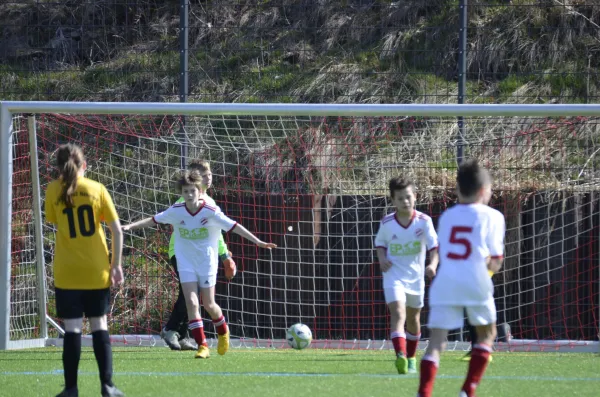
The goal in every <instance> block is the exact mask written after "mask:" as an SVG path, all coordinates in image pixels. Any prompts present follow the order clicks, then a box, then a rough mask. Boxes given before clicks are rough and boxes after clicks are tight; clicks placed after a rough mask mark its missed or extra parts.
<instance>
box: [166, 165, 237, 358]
mask: <svg viewBox="0 0 600 397" xmlns="http://www.w3.org/2000/svg"><path fill="white" fill-rule="evenodd" d="M188 169H189V170H190V171H198V172H199V173H200V174H201V176H202V183H203V184H204V186H206V190H208V189H210V187H211V186H212V172H211V170H210V164H209V163H208V161H204V160H192V161H191V162H190V164H189V166H188ZM202 198H203V199H204V201H205V202H206V204H208V205H210V206H213V207H216V203H215V200H213V199H212V197H210V196H209V195H208V194H206V193H204V195H203V196H202ZM183 202H185V200H184V199H183V197H180V198H179V200H177V201H176V204H179V203H183ZM218 244H219V248H218V254H219V259H220V260H221V262H223V266H225V267H229V268H231V269H233V271H234V272H235V262H234V261H233V259H232V258H231V254H230V253H229V250H228V249H227V244H225V240H224V239H223V235H220V236H219V240H218ZM169 263H170V264H171V266H172V267H173V270H175V274H176V275H177V280H178V281H179V272H178V271H177V258H176V257H175V235H174V234H171V240H170V241H169ZM187 335H188V315H187V309H186V307H185V297H184V295H183V290H182V289H181V282H179V294H178V296H177V300H176V301H175V304H174V305H173V310H171V315H170V316H169V320H168V321H167V324H166V325H165V327H164V328H163V329H162V331H161V337H162V338H163V339H164V341H165V343H166V344H167V345H168V346H169V347H170V348H171V350H196V347H195V346H194V345H193V344H192V341H191V340H190V339H189V338H187Z"/></svg>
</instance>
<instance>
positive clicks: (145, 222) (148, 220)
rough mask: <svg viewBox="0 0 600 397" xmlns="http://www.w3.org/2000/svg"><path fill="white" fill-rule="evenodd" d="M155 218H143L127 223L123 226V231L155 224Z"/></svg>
mask: <svg viewBox="0 0 600 397" xmlns="http://www.w3.org/2000/svg"><path fill="white" fill-rule="evenodd" d="M154 225H155V223H154V220H153V219H152V218H146V219H142V220H141V221H137V222H133V223H130V224H129V225H125V226H123V227H122V229H123V231H125V232H126V231H129V230H135V229H140V228H144V227H150V226H154Z"/></svg>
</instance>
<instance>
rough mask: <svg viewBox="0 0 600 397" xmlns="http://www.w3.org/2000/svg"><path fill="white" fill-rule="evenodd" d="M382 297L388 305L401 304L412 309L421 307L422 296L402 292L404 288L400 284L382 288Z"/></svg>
mask: <svg viewBox="0 0 600 397" xmlns="http://www.w3.org/2000/svg"><path fill="white" fill-rule="evenodd" d="M383 295H384V296H385V303H387V304H388V305H389V304H390V303H392V302H402V303H404V304H406V306H407V307H411V308H413V309H420V308H422V307H423V295H421V294H408V293H406V292H404V286H403V285H401V284H396V285H394V286H393V287H388V288H383Z"/></svg>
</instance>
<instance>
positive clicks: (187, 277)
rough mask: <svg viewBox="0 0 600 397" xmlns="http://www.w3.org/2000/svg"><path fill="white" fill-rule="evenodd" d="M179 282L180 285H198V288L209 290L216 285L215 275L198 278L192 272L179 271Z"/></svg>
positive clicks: (196, 274)
mask: <svg viewBox="0 0 600 397" xmlns="http://www.w3.org/2000/svg"><path fill="white" fill-rule="evenodd" d="M179 282H181V283H198V286H199V287H200V288H210V287H214V286H215V285H217V275H216V274H214V275H212V276H200V275H198V273H196V272H195V271H193V270H187V269H185V270H180V271H179Z"/></svg>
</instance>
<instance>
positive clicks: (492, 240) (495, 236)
mask: <svg viewBox="0 0 600 397" xmlns="http://www.w3.org/2000/svg"><path fill="white" fill-rule="evenodd" d="M490 218H491V219H490V225H489V227H488V235H487V237H486V244H487V246H488V250H489V252H490V256H491V257H492V258H502V257H503V256H504V234H505V231H506V223H505V221H504V216H503V215H502V213H500V212H498V211H494V212H493V216H492V217H490Z"/></svg>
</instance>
